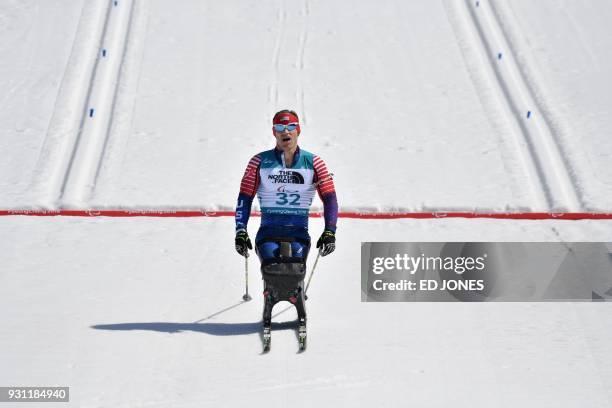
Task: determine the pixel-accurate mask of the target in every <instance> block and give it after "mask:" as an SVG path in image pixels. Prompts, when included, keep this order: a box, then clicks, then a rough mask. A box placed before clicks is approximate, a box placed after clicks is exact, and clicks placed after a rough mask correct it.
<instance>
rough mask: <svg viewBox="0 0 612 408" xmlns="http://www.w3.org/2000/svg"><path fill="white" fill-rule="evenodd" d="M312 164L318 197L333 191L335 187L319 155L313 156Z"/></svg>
mask: <svg viewBox="0 0 612 408" xmlns="http://www.w3.org/2000/svg"><path fill="white" fill-rule="evenodd" d="M312 162H313V165H314V170H315V182H316V183H317V191H318V192H319V197H321V198H323V196H324V195H326V194H329V193H334V192H335V191H336V188H335V187H334V181H333V180H332V177H331V174H330V173H329V171H327V166H326V165H325V162H324V161H323V159H321V158H320V157H319V156H314V158H313V161H312Z"/></svg>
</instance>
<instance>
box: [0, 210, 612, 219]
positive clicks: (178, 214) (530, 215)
mask: <svg viewBox="0 0 612 408" xmlns="http://www.w3.org/2000/svg"><path fill="white" fill-rule="evenodd" d="M3 215H25V216H35V217H54V216H64V217H169V218H183V217H233V216H234V211H209V210H95V209H92V210H65V209H59V210H0V216H3ZM251 215H252V216H255V217H259V216H261V213H259V212H253V213H251ZM310 216H311V217H317V218H318V217H321V216H322V213H320V212H312V213H310ZM338 216H339V217H340V218H357V219H380V220H385V219H387V220H388V219H397V218H416V219H433V218H494V219H505V220H611V219H612V213H587V212H574V213H567V212H566V213H546V212H515V213H512V212H510V213H503V212H460V211H449V212H440V211H438V212H378V213H370V212H352V211H341V212H340V213H339V214H338Z"/></svg>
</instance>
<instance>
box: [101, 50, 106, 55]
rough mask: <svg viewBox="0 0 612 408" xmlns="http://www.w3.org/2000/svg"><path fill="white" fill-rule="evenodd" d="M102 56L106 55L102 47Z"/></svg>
mask: <svg viewBox="0 0 612 408" xmlns="http://www.w3.org/2000/svg"><path fill="white" fill-rule="evenodd" d="M102 56H103V57H106V50H105V49H104V50H102Z"/></svg>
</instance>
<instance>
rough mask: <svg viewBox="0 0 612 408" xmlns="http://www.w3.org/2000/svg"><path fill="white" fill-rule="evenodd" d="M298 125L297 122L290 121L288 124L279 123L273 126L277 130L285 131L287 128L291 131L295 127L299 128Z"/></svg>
mask: <svg viewBox="0 0 612 408" xmlns="http://www.w3.org/2000/svg"><path fill="white" fill-rule="evenodd" d="M297 127H298V124H297V123H289V124H288V125H283V124H280V123H278V124H276V125H274V126H273V128H274V131H275V132H283V131H285V129H287V130H288V131H289V132H293V131H294V130H295V129H297Z"/></svg>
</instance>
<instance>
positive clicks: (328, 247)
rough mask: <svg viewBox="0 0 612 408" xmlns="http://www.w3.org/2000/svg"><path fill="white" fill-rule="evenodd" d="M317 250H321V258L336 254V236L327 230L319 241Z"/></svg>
mask: <svg viewBox="0 0 612 408" xmlns="http://www.w3.org/2000/svg"><path fill="white" fill-rule="evenodd" d="M317 248H321V249H320V250H319V252H320V253H321V256H326V255H329V254H331V253H332V252H334V249H336V234H335V233H334V232H333V231H330V230H327V229H326V230H325V231H323V233H322V234H321V238H319V240H318V241H317Z"/></svg>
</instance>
